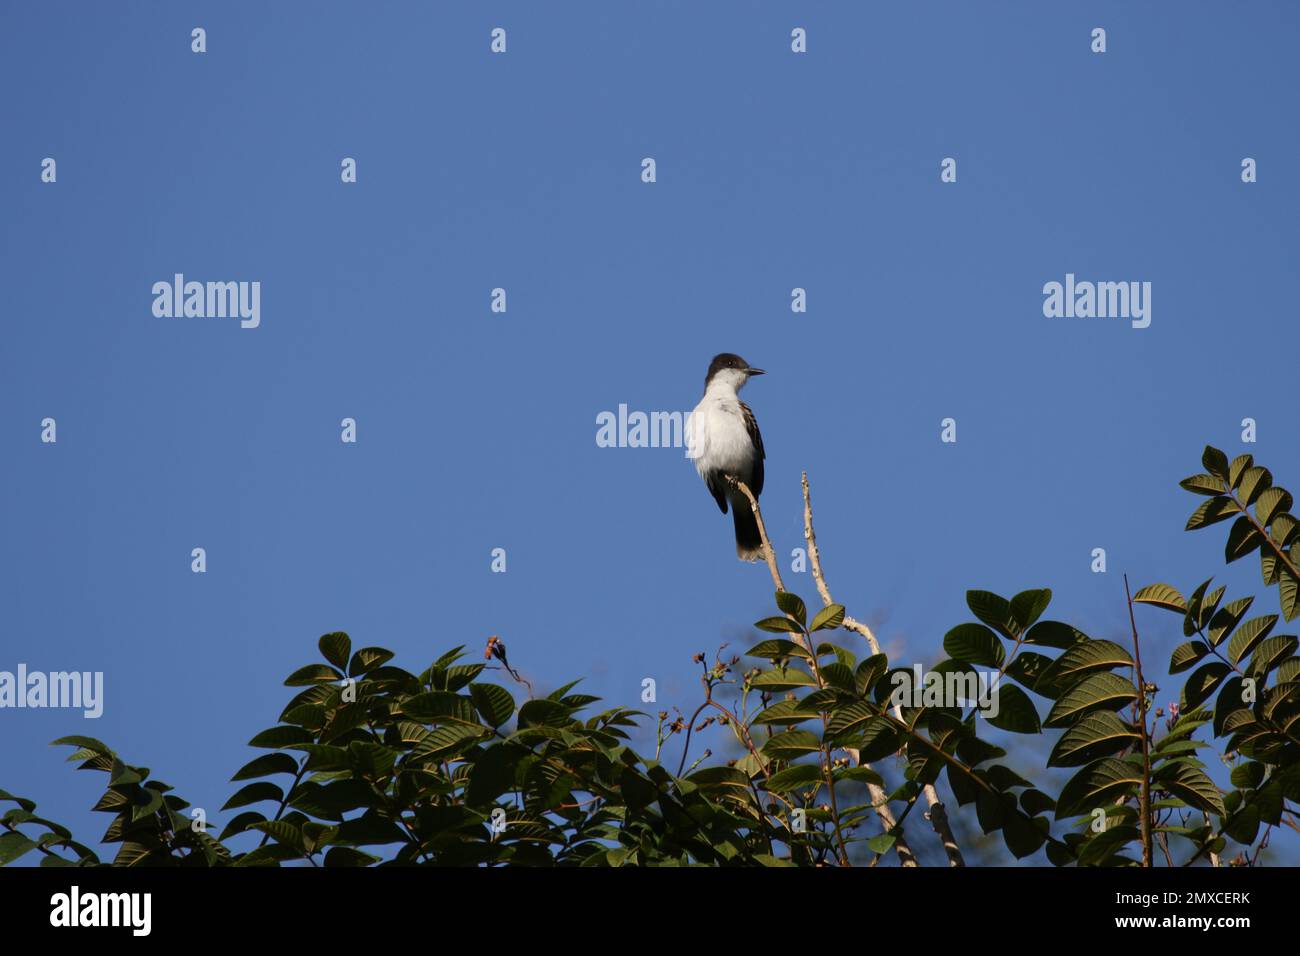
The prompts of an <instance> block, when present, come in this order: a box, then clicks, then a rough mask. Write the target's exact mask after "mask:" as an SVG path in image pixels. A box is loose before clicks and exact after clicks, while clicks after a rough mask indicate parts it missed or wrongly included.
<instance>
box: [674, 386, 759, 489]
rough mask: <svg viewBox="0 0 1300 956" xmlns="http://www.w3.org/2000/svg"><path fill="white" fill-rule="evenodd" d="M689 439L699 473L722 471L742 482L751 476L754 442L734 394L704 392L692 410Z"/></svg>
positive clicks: (748, 479) (738, 400)
mask: <svg viewBox="0 0 1300 956" xmlns="http://www.w3.org/2000/svg"><path fill="white" fill-rule="evenodd" d="M690 441H691V443H692V444H691V446H690V448H691V452H692V454H694V456H695V470H696V471H698V472H699V473H700V474H701V475H704V474H707V473H708V472H711V471H722V472H726V473H727V474H731V475H735V476H736V477H737V478H739V479H740V480H741V481H744V482H748V481H750V479H751V478H752V477H753V464H754V445H753V442H751V441H750V438H749V431H748V430H747V429H746V428H745V413H744V412H743V411H742V410H741V408H740V399H739V398H737V397H736V396H735V395H716V394H711V393H706V394H705V396H704V398H702V399H701V400H700V404H698V405H696V406H695V411H693V412H692V413H691V421H690Z"/></svg>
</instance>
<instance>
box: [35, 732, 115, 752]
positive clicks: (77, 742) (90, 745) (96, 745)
mask: <svg viewBox="0 0 1300 956" xmlns="http://www.w3.org/2000/svg"><path fill="white" fill-rule="evenodd" d="M64 745H66V746H71V747H80V748H81V749H82V750H89V751H91V752H92V753H97V754H104V755H105V756H109V757H111V756H113V751H112V750H110V749H109V748H108V745H107V744H103V743H100V742H99V741H98V740H96V739H95V738H94V737H81V736H78V735H76V734H74V735H73V736H71V737H60V738H59V739H58V740H52V741H50V746H51V747H59V746H64Z"/></svg>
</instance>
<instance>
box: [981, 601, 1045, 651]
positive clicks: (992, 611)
mask: <svg viewBox="0 0 1300 956" xmlns="http://www.w3.org/2000/svg"><path fill="white" fill-rule="evenodd" d="M1049 596H1050V595H1049ZM966 605H967V606H968V607H969V608H970V609H971V613H972V614H974V615H975V616H976V617H977V618H979V619H980V620H981V621H983V622H984V623H985V624H987V625H988V626H989V627H991V628H994V629H996V630H997V631H1000V632H1001V633H1002V634H1004V635H1005V636H1006V637H1009V638H1011V639H1013V640H1014V639H1015V637H1016V636H1017V635H1018V634H1019V633H1020V628H1019V626H1018V625H1017V623H1016V621H1015V619H1014V617H1013V616H1012V612H1011V604H1010V602H1009V601H1007V599H1006V598H1003V597H999V596H998V595H996V594H994V593H993V592H992V591H967V592H966Z"/></svg>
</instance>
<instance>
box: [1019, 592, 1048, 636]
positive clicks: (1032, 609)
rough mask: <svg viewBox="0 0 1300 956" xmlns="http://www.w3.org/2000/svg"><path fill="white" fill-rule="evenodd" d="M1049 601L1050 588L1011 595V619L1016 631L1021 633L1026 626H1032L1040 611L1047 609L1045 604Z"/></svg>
mask: <svg viewBox="0 0 1300 956" xmlns="http://www.w3.org/2000/svg"><path fill="white" fill-rule="evenodd" d="M1051 601H1052V591H1051V589H1050V588H1039V589H1037V590H1033V591H1021V592H1020V593H1019V594H1017V595H1016V596H1015V597H1013V598H1012V599H1011V619H1012V620H1013V621H1015V623H1016V625H1017V627H1016V633H1017V634H1021V633H1023V632H1024V631H1025V629H1026V628H1028V627H1030V626H1032V625H1033V623H1034V622H1035V621H1037V620H1038V619H1039V617H1041V616H1042V613H1043V612H1044V611H1045V610H1047V605H1048V604H1050V603H1051Z"/></svg>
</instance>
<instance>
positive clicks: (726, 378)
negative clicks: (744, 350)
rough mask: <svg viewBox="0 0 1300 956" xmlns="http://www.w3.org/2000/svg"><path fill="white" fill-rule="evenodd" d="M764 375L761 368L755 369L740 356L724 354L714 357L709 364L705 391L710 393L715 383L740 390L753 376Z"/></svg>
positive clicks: (705, 377) (729, 353)
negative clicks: (711, 386) (710, 387)
mask: <svg viewBox="0 0 1300 956" xmlns="http://www.w3.org/2000/svg"><path fill="white" fill-rule="evenodd" d="M762 374H763V370H762V369H761V368H754V367H753V366H751V365H750V364H749V363H748V362H746V361H745V360H744V359H743V358H741V357H740V356H739V355H735V354H734V353H732V352H723V353H722V354H721V355H715V356H713V361H712V362H710V363H709V372H708V374H707V375H705V376H704V390H705V391H708V389H709V386H710V385H711V384H713V383H714V382H715V381H717V382H721V383H725V384H727V385H730V386H731V387H732V388H733V389H737V390H739V388H740V386H742V385H744V384H745V383H746V382H747V381H749V379H750V377H751V376H753V375H762Z"/></svg>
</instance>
